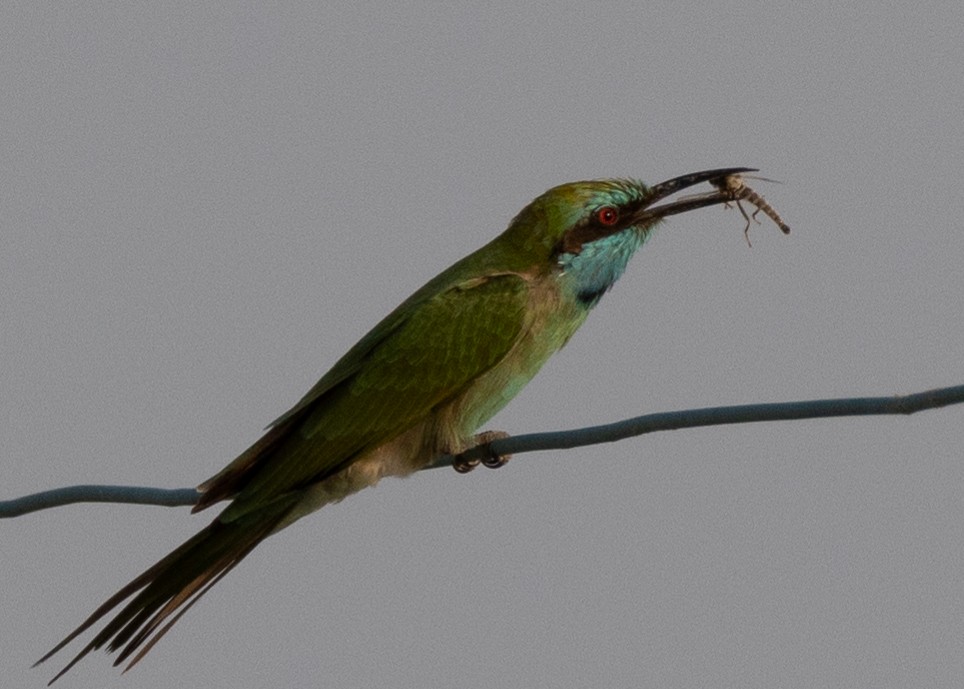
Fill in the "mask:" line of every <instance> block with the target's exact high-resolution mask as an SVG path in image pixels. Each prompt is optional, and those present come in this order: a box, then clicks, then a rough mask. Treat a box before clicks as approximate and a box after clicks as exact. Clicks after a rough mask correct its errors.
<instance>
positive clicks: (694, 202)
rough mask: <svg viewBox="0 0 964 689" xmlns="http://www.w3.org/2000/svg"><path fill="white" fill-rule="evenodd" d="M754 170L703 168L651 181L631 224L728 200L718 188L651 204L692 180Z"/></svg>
mask: <svg viewBox="0 0 964 689" xmlns="http://www.w3.org/2000/svg"><path fill="white" fill-rule="evenodd" d="M756 171H757V170H756V169H755V168H752V167H725V168H720V169H718V170H703V171H702V172H693V173H691V174H689V175H683V176H681V177H674V178H673V179H668V180H666V181H665V182H660V183H659V184H656V185H653V186H651V187H650V188H649V196H648V197H647V200H646V205H645V207H644V208H641V209H640V210H639V211H638V212H637V213H636V215H635V216H634V217H633V222H632V224H633V225H647V224H649V223H652V222H655V221H656V220H659V219H660V218H665V217H666V216H667V215H676V214H677V213H685V212H687V211H692V210H696V209H697V208H704V207H705V206H712V205H715V204H717V203H725V202H726V201H730V200H731V198H730V196H729V195H727V194H726V193H724V192H722V191H712V192H707V193H705V194H697V195H694V196H689V197H687V198H684V199H680V200H678V201H674V202H672V203H666V204H663V205H662V206H653V204H654V203H656V202H657V201H661V200H662V199H665V198H666V197H667V196H671V195H673V194H675V193H676V192H678V191H680V190H681V189H686V188H687V187H692V186H693V185H694V184H699V183H701V182H709V181H710V180H713V179H720V178H723V177H729V176H730V175H742V174H743V173H745V172H756Z"/></svg>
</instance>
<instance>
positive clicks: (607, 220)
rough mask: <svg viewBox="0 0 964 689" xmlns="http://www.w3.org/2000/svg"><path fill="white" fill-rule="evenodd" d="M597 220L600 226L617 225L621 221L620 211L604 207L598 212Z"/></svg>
mask: <svg viewBox="0 0 964 689" xmlns="http://www.w3.org/2000/svg"><path fill="white" fill-rule="evenodd" d="M596 220H597V221H598V222H599V224H600V225H606V226H607V227H609V226H612V225H615V224H616V222H617V221H618V220H619V211H617V210H616V209H615V208H613V207H612V206H603V207H602V208H600V209H599V210H598V211H596Z"/></svg>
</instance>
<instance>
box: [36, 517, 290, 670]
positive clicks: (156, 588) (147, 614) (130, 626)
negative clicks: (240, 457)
mask: <svg viewBox="0 0 964 689" xmlns="http://www.w3.org/2000/svg"><path fill="white" fill-rule="evenodd" d="M291 505H292V503H291V502H290V501H285V500H280V501H277V502H276V503H274V504H272V505H269V506H266V507H264V508H262V509H261V510H258V511H255V512H251V513H248V514H247V515H245V516H244V517H243V518H241V519H238V520H236V521H232V522H227V523H225V522H222V521H220V519H215V520H214V521H213V522H211V524H209V525H208V526H207V527H205V528H204V529H202V530H201V531H200V532H198V533H197V534H195V535H194V536H193V537H191V538H190V539H188V540H187V541H185V542H184V543H183V544H181V545H180V546H179V547H178V548H176V549H175V550H173V551H172V552H171V553H169V554H168V555H167V556H165V557H164V558H162V559H161V560H160V561H158V562H157V563H156V564H154V565H153V566H152V567H150V568H149V569H147V571H145V572H144V573H143V574H141V575H140V576H138V577H136V578H135V579H133V580H132V581H131V582H130V583H128V584H127V585H126V586H124V587H123V588H122V589H121V590H120V591H118V592H117V593H115V594H114V595H113V596H111V597H110V598H108V599H107V600H106V601H105V602H104V604H103V605H101V606H100V607H99V608H97V609H96V610H95V611H94V612H93V613H92V614H91V615H90V617H88V618H87V619H86V620H84V622H83V623H81V625H80V626H79V627H77V628H76V629H75V630H74V631H72V632H71V633H70V634H69V635H67V637H66V638H65V639H64V640H63V641H61V642H60V643H59V644H57V645H56V646H54V647H53V648H52V649H51V650H50V651H49V652H48V653H47V654H46V655H44V657H43V658H41V659H40V660H38V661H37V662H36V663H34V667H36V666H37V665H40V664H41V663H43V662H44V661H46V660H48V659H49V658H50V657H51V656H53V655H54V654H56V653H57V652H58V651H60V650H61V649H63V648H64V647H65V646H66V645H67V644H69V643H70V642H71V641H73V640H74V639H75V638H77V637H78V636H79V635H80V634H82V633H84V632H85V631H87V630H88V629H89V628H90V627H92V626H93V625H94V624H96V623H97V622H98V621H99V620H100V619H101V618H103V617H105V616H106V615H107V614H108V613H109V612H111V611H112V610H113V609H114V608H116V607H117V606H118V605H120V604H121V603H122V602H123V601H125V600H127V599H128V598H130V597H131V596H134V597H133V598H132V599H131V600H130V601H129V602H128V603H127V605H125V606H124V607H123V608H122V609H121V610H120V612H118V613H116V614H115V615H114V617H113V618H112V619H111V620H110V621H109V622H108V623H107V624H106V625H104V627H103V629H101V630H100V631H99V632H98V633H97V634H96V635H95V636H94V638H93V639H91V641H90V642H89V643H88V644H87V645H86V646H84V647H83V648H82V649H81V650H80V652H79V653H78V654H77V655H76V656H74V658H73V660H71V661H70V662H69V663H68V664H67V665H66V667H64V669H62V670H61V671H60V672H58V673H57V675H56V676H55V677H54V678H53V679H52V680H50V682H49V684H53V683H54V682H56V681H57V680H58V679H59V678H60V677H61V676H62V675H63V674H64V673H65V672H67V671H68V670H70V669H71V668H72V667H73V666H74V665H76V664H77V662H78V661H80V659H81V658H83V657H84V656H86V655H87V654H88V653H90V652H91V651H93V650H96V649H99V648H101V647H103V646H105V645H106V646H107V650H108V651H109V652H114V651H117V650H119V649H123V650H121V652H120V654H119V655H118V657H117V659H116V660H115V662H114V665H119V664H121V663H123V662H124V661H125V660H127V658H129V657H130V656H131V655H132V654H134V653H135V652H137V653H136V655H134V657H133V659H132V660H131V661H130V663H129V664H128V665H127V667H126V668H125V672H126V670H129V669H130V668H131V667H133V666H134V665H136V664H137V663H138V661H140V659H141V658H143V657H144V655H145V654H147V652H148V651H149V650H150V649H151V648H153V647H154V644H156V643H157V642H158V641H159V640H160V639H161V637H163V636H164V634H166V633H167V632H168V630H170V628H171V627H172V626H173V625H174V623H175V622H177V621H178V620H179V619H180V618H181V616H182V615H183V614H184V613H185V612H187V610H188V609H190V607H191V606H192V605H194V603H196V602H197V601H198V599H199V598H201V596H203V595H204V594H205V593H207V591H208V590H209V589H210V588H211V587H212V586H213V585H214V584H216V583H217V582H218V581H220V580H221V578H222V577H224V575H226V574H227V573H228V572H230V571H231V570H232V569H233V568H234V567H235V565H237V564H238V563H239V562H241V560H243V559H244V558H245V556H247V554H248V553H250V552H251V551H252V550H253V549H254V547H255V546H257V545H258V543H260V542H261V541H262V540H264V539H265V538H266V537H267V536H268V535H269V534H270V533H271V532H272V530H273V529H274V527H275V526H277V524H278V523H279V522H280V521H281V519H283V518H284V516H285V514H287V512H288V511H289V510H290V508H291ZM135 594H136V595H135ZM142 646H143V648H141V647H142ZM138 649H140V651H139V652H138Z"/></svg>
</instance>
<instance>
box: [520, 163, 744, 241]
mask: <svg viewBox="0 0 964 689" xmlns="http://www.w3.org/2000/svg"><path fill="white" fill-rule="evenodd" d="M752 171H753V170H752V169H751V168H722V169H717V170H703V171H702V172H695V173H692V174H689V175H682V176H680V177H674V178H673V179H669V180H666V181H665V182H660V183H659V184H655V185H652V186H647V185H646V184H644V183H643V182H640V181H638V180H632V179H598V180H589V181H583V182H570V183H568V184H561V185H559V186H557V187H553V188H552V189H550V190H548V191H547V192H545V193H544V194H542V195H541V196H539V197H538V198H536V199H535V200H534V201H532V203H530V204H529V205H528V206H526V207H525V208H523V209H522V211H520V212H519V214H518V215H517V216H516V217H515V219H513V221H512V222H511V223H510V224H509V228H508V229H507V230H506V233H505V234H506V235H509V236H511V239H512V240H513V243H518V244H519V245H520V246H524V247H526V248H528V249H529V251H533V250H535V251H536V252H537V253H541V254H543V255H545V253H546V252H548V253H549V255H550V256H552V255H560V254H579V253H581V252H582V250H583V247H584V246H585V245H587V244H591V243H593V242H596V241H599V240H603V239H606V238H607V237H610V236H612V235H615V234H618V233H621V232H624V231H626V230H633V231H635V232H636V233H639V234H640V235H645V233H646V232H648V231H649V230H651V229H652V228H653V227H655V226H656V225H657V224H658V223H659V221H660V220H662V219H663V218H665V217H666V216H669V215H676V214H678V213H683V212H686V211H690V210H695V209H697V208H703V207H705V206H710V205H714V204H718V203H723V202H725V201H727V200H728V198H727V197H726V196H725V195H724V194H721V193H716V192H709V193H707V194H703V195H699V196H694V197H688V198H684V199H680V200H677V201H675V202H671V203H666V204H663V205H656V204H658V203H659V202H660V201H662V200H663V199H665V198H667V197H668V196H671V195H673V194H675V193H677V192H679V191H681V190H683V189H686V188H688V187H691V186H694V185H696V184H699V183H701V182H708V181H710V180H715V179H720V178H725V177H728V176H730V175H737V174H743V173H745V172H752ZM537 247H539V248H538V249H537ZM526 253H529V252H526Z"/></svg>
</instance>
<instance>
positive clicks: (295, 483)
mask: <svg viewBox="0 0 964 689" xmlns="http://www.w3.org/2000/svg"><path fill="white" fill-rule="evenodd" d="M742 171H744V169H743V168H739V169H728V170H709V171H706V172H701V173H696V174H694V175H687V176H685V177H679V178H675V179H672V180H669V181H667V182H664V183H662V184H659V185H656V186H655V187H646V186H645V185H643V184H642V183H639V182H633V181H626V180H600V181H595V182H577V183H574V184H566V185H562V186H560V187H556V188H554V189H550V190H549V191H547V192H546V193H545V194H543V195H542V196H540V197H539V198H537V199H536V200H535V201H533V202H532V203H531V204H529V205H528V206H527V207H526V208H524V209H523V210H522V211H521V212H520V213H519V215H518V216H516V218H515V219H514V220H513V221H512V223H510V225H509V227H508V229H507V230H506V231H505V232H503V233H502V234H501V235H499V236H498V237H496V238H495V239H494V240H492V241H491V242H490V243H489V244H487V245H486V246H484V247H482V248H481V249H479V250H478V251H476V252H474V253H472V254H470V255H469V256H467V257H466V258H464V259H462V260H461V261H459V262H458V263H456V264H455V265H453V266H452V267H450V268H449V269H448V270H446V271H444V272H443V273H441V274H439V275H438V276H437V277H436V278H434V279H433V280H431V281H429V282H428V283H427V284H426V285H425V286H424V287H422V288H421V289H420V290H418V291H417V292H415V293H414V294H413V295H412V296H411V297H409V298H408V299H407V300H406V301H404V302H403V303H402V304H401V305H400V306H399V307H398V308H396V309H395V310H394V311H393V312H392V313H390V314H389V315H388V316H387V317H386V318H384V319H383V320H382V321H381V322H380V323H378V324H377V325H376V326H375V327H374V328H373V329H372V330H371V331H370V332H369V333H368V334H367V335H365V336H364V337H363V338H362V339H361V340H360V341H359V342H358V344H356V345H355V346H354V347H352V348H351V349H350V350H349V351H348V352H347V353H346V354H345V355H344V356H343V357H342V358H341V359H340V360H339V361H338V362H337V363H336V364H335V365H334V366H333V367H332V369H331V370H330V371H329V372H328V373H327V374H325V376H324V377H322V379H321V380H320V381H319V382H318V383H317V384H316V385H315V386H314V387H313V388H312V389H311V390H310V391H309V392H308V393H307V394H306V395H305V396H304V397H303V398H302V399H301V400H300V401H299V402H298V403H297V404H296V405H295V406H294V407H292V408H291V409H290V410H289V411H288V412H286V413H285V414H284V415H282V416H281V417H280V418H278V419H277V420H276V421H275V422H274V423H273V424H272V425H271V426H270V427H269V428H268V430H267V431H266V433H265V434H264V436H262V437H261V438H260V439H259V440H258V441H257V442H255V443H254V444H253V445H252V446H251V447H250V448H248V450H246V451H245V452H243V453H242V454H241V455H240V456H239V457H238V458H237V459H236V460H235V461H234V462H232V463H231V464H229V465H228V466H227V467H225V468H224V469H223V470H222V471H221V472H219V473H218V474H217V475H215V476H214V477H212V478H211V479H209V480H208V481H206V482H205V483H203V484H201V486H199V489H198V490H199V497H198V502H197V504H196V505H195V507H194V511H198V510H201V509H204V508H206V507H209V506H210V505H212V504H214V503H216V502H220V501H222V500H228V499H230V500H231V503H230V504H229V505H228V506H227V507H226V508H225V509H224V510H223V511H222V512H221V514H219V515H218V516H217V517H216V518H215V519H214V521H213V522H212V523H211V524H210V525H209V526H208V527H207V528H205V529H203V530H202V531H201V532H199V533H198V534H197V535H195V536H194V537H193V538H191V539H190V540H188V541H187V542H185V543H184V544H183V545H181V546H180V547H179V548H177V549H176V550H174V551H173V552H171V553H170V554H169V555H168V556H167V557H165V558H163V559H162V560H160V561H159V562H157V563H156V564H155V565H154V566H153V567H151V568H150V569H148V570H147V571H146V572H144V573H143V574H141V575H140V576H139V577H137V578H136V579H134V580H133V581H131V582H130V583H129V584H128V585H127V586H125V587H124V588H123V589H121V590H120V591H119V592H118V593H117V594H115V595H114V596H113V597H111V598H110V599H109V600H107V601H106V602H105V603H104V604H103V605H102V606H101V607H100V608H98V609H97V610H95V611H94V613H93V614H92V615H91V616H90V617H89V618H88V619H87V620H86V621H85V622H84V623H83V624H82V625H81V626H80V627H78V628H77V629H76V630H75V631H74V632H73V633H71V634H70V635H69V636H68V637H67V638H66V639H64V640H63V641H62V642H61V643H60V644H58V645H57V646H56V647H55V648H54V649H53V650H52V651H50V653H48V654H47V655H45V656H44V657H43V658H42V659H41V660H40V661H39V662H43V661H44V660H46V659H47V658H49V657H50V656H51V655H53V654H54V653H56V652H57V651H59V650H60V649H61V648H63V647H64V646H65V645H66V644H67V643H69V642H70V641H71V640H73V639H74V638H76V637H77V636H78V635H79V634H81V633H82V632H84V631H85V630H87V629H88V628H90V627H91V626H92V625H93V624H95V623H96V622H97V621H99V620H100V619H101V618H103V617H104V616H106V615H107V614H108V613H109V612H111V611H112V610H113V609H115V608H116V607H117V606H119V605H120V604H121V603H122V602H123V601H125V600H127V599H128V598H131V600H130V602H128V603H127V605H125V606H124V607H123V608H121V609H120V611H119V612H117V613H115V616H114V617H113V618H112V619H111V620H110V621H109V622H107V624H106V625H105V626H104V627H103V629H101V631H100V632H98V633H97V634H96V635H95V636H94V638H93V639H92V640H91V641H90V642H89V643H88V644H87V645H86V646H85V647H84V648H82V649H81V651H80V652H79V653H78V654H77V656H76V657H75V658H74V659H73V660H72V661H71V663H70V664H69V665H67V667H65V668H64V669H63V670H62V671H61V673H60V674H58V675H57V677H59V676H60V675H61V674H63V673H64V672H66V671H67V670H68V669H69V668H70V667H72V666H73V665H74V663H76V662H77V661H78V660H80V658H82V657H83V656H85V655H86V654H87V653H89V652H90V651H91V650H93V649H96V648H101V647H103V646H107V648H108V650H111V651H116V650H120V651H121V652H120V653H119V654H118V657H117V660H116V662H117V663H120V662H122V661H124V660H125V659H128V658H132V660H131V663H130V664H131V665H133V664H134V663H136V662H137V661H138V660H139V659H140V658H141V657H142V656H143V655H144V654H145V653H146V652H147V651H148V650H149V649H150V648H151V647H152V646H153V644H154V643H156V642H157V640H158V639H159V638H160V637H161V636H162V635H163V634H164V633H165V632H166V631H167V630H168V629H169V628H170V626H171V625H172V624H173V623H174V622H175V621H177V619H179V617H180V615H181V614H183V612H184V611H186V610H187V609H188V608H189V607H190V606H191V605H192V604H193V603H194V602H195V601H196V600H197V599H198V597H200V596H201V595H203V593H204V592H205V591H206V590H207V589H208V588H209V587H210V586H211V585H213V584H214V583H216V582H217V581H218V580H219V579H220V578H221V577H222V576H224V574H226V573H227V572H228V571H229V570H230V569H232V568H233V567H234V566H235V565H237V563H238V562H240V561H241V560H242V559H243V558H244V557H245V556H246V555H247V554H248V553H249V552H250V551H251V549H253V548H254V547H255V546H256V545H257V544H258V543H259V542H260V541H262V540H263V539H264V538H266V537H267V536H269V535H270V534H271V533H274V532H275V531H277V530H279V529H282V528H284V527H286V526H287V525H289V524H291V523H292V522H294V521H296V520H297V519H299V518H300V517H302V516H304V515H305V514H308V513H310V512H312V511H314V510H317V509H318V508H320V507H322V506H324V505H325V504H328V503H331V502H336V501H338V500H341V499H342V498H344V497H346V496H347V495H350V494H351V493H353V492H356V491H358V490H360V489H362V488H365V487H367V486H371V485H374V484H375V483H377V482H378V480H379V479H380V478H382V477H383V476H389V475H397V476H403V475H406V474H409V473H412V472H414V471H417V470H418V469H420V468H422V467H424V466H426V465H427V464H429V463H430V462H431V461H432V460H433V458H435V457H436V456H437V455H438V454H440V453H456V452H459V451H461V450H463V449H465V448H466V447H467V446H468V445H469V444H470V443H471V439H472V435H473V433H475V432H476V430H477V429H478V428H479V426H481V425H482V424H483V423H485V422H486V421H487V420H488V419H489V418H490V417H491V416H492V415H493V414H495V413H496V412H497V411H499V409H501V408H502V407H503V406H504V405H505V404H506V403H507V402H508V401H509V400H510V399H512V397H514V396H515V395H516V394H517V393H518V392H519V390H521V389H522V387H524V386H525V384H526V383H527V382H528V381H529V380H530V379H531V378H532V377H533V376H534V375H535V374H536V373H537V372H538V370H539V369H540V368H541V366H542V365H543V364H544V363H545V361H546V360H547V359H548V358H549V357H550V356H551V355H552V354H553V353H554V352H555V351H557V350H558V349H559V348H560V347H562V346H563V345H564V344H565V343H566V342H567V341H568V340H569V338H570V337H571V336H572V334H573V333H574V332H575V331H576V329H577V328H578V327H579V326H580V325H581V324H582V322H583V321H584V320H585V318H586V315H587V313H588V311H589V309H590V308H591V307H592V306H593V305H594V304H595V303H596V302H597V301H598V300H599V298H600V296H601V295H602V294H603V293H604V292H605V291H606V290H608V289H609V287H610V286H611V285H612V284H613V282H615V280H616V279H618V277H619V276H620V274H621V273H622V271H623V269H624V268H625V266H626V262H627V261H628V260H629V258H630V256H631V255H632V254H633V252H635V250H636V249H637V248H638V247H639V246H640V245H641V244H642V242H643V241H644V240H645V238H646V236H647V235H648V233H649V230H650V229H651V228H652V227H653V226H654V225H655V224H657V223H658V222H659V221H660V219H661V218H662V217H664V216H665V215H670V214H673V213H678V212H683V211H685V210H691V209H693V208H698V207H701V206H706V205H710V204H712V203H722V202H724V201H725V200H726V199H727V197H726V196H725V195H723V194H722V193H716V194H707V195H705V196H704V197H700V198H699V199H698V200H696V201H693V200H690V201H680V202H678V203H676V204H667V205H664V206H660V207H656V208H653V204H654V203H656V202H657V201H659V200H661V199H663V198H665V197H666V196H668V195H669V194H672V193H675V192H676V191H678V190H679V189H682V188H685V187H688V186H690V185H692V184H696V183H698V182H702V181H707V180H710V179H715V178H718V177H722V176H725V175H727V174H732V173H736V172H742ZM57 677H55V678H54V680H56V679H57ZM52 681H53V680H52Z"/></svg>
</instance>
